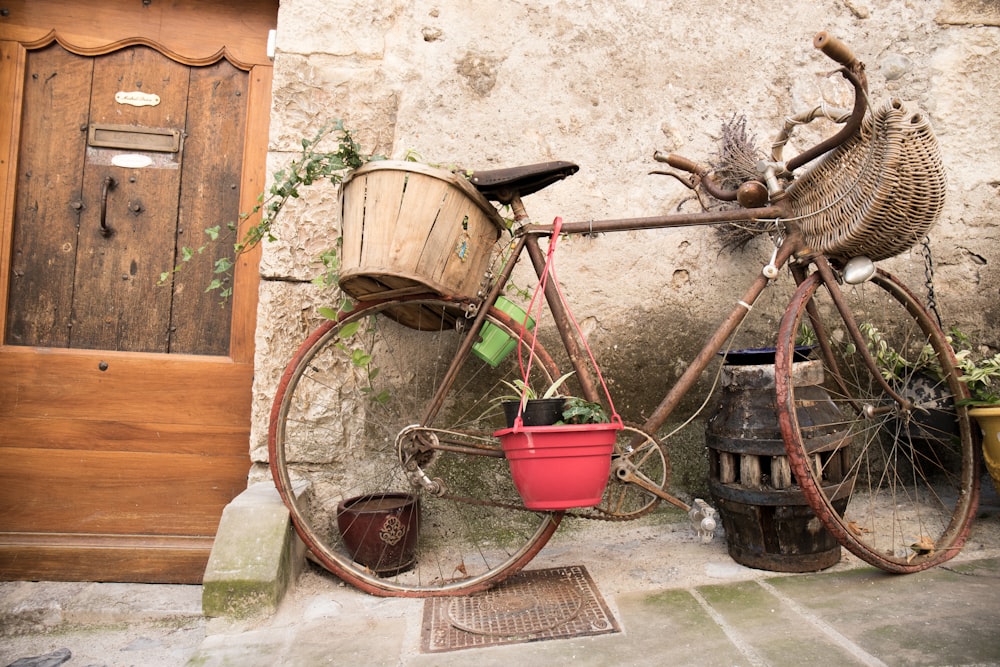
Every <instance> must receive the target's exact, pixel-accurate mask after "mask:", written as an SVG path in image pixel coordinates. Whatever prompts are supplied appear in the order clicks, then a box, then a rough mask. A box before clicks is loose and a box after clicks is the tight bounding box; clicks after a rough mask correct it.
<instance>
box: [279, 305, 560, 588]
mask: <svg viewBox="0 0 1000 667" xmlns="http://www.w3.org/2000/svg"><path fill="white" fill-rule="evenodd" d="M464 305H465V304H464V303H459V302H455V301H450V300H447V299H442V298H440V297H434V296H417V297H407V298H401V299H396V300H391V301H386V302H381V303H367V304H365V303H363V304H359V305H358V306H357V307H356V309H355V310H353V311H351V312H350V313H347V314H344V315H342V316H341V317H340V319H339V320H337V321H330V322H327V323H325V324H324V325H323V326H321V327H320V328H319V329H317V330H316V331H315V332H314V333H313V334H312V335H310V336H309V338H308V339H307V340H306V341H305V342H304V343H303V344H302V345H301V346H300V348H299V350H298V351H297V352H296V354H295V356H294V358H293V359H292V361H291V362H290V363H289V365H288V367H287V368H286V370H285V373H284V375H283V376H282V378H281V382H280V384H279V388H278V391H277V394H276V396H275V398H274V403H273V406H272V411H271V422H270V427H269V433H268V449H269V455H270V468H271V473H272V476H273V478H274V481H275V485H276V486H277V488H278V491H279V493H280V494H281V496H282V498H283V500H284V502H285V504H286V505H287V506H288V509H289V511H290V513H291V517H292V522H293V523H294V525H295V528H296V530H297V532H298V534H299V535H300V537H301V538H302V540H303V541H304V542H305V544H306V546H307V547H308V548H309V550H310V552H311V553H312V555H313V557H314V559H315V560H316V561H318V562H319V563H320V564H321V565H322V566H324V567H325V568H326V569H328V570H330V571H331V572H333V573H334V574H336V575H337V576H339V577H341V578H342V579H344V580H345V581H347V582H349V583H351V584H353V585H354V586H357V587H358V588H360V589H362V590H365V591H367V592H369V593H373V594H376V595H396V596H409V597H416V596H432V595H452V594H466V593H470V592H474V591H478V590H483V589H485V588H488V587H489V586H492V585H494V584H496V583H498V582H499V581H501V580H502V579H504V578H505V577H507V576H509V575H511V574H513V573H515V572H517V571H518V570H519V569H520V568H521V567H523V566H524V564H526V563H527V562H528V561H530V560H531V558H533V557H534V555H535V554H536V553H537V552H538V551H539V550H540V549H541V548H542V546H543V545H544V544H545V543H546V542H547V541H548V539H549V537H550V536H551V535H552V533H553V532H554V531H555V529H556V527H557V526H558V524H559V520H560V518H561V516H562V515H561V513H545V512H533V511H529V510H526V509H525V508H524V506H523V504H522V501H521V499H520V497H519V496H518V493H517V490H516V489H515V488H514V485H513V482H512V480H511V476H510V470H509V468H508V464H507V461H506V459H504V458H503V452H502V450H501V448H500V445H499V442H498V441H497V440H496V439H494V438H493V437H492V433H493V432H494V430H496V429H498V428H502V427H503V426H504V421H503V420H504V418H503V415H502V409H501V406H500V405H499V403H497V402H496V399H497V397H498V396H500V395H503V394H509V393H511V390H510V388H508V387H506V386H504V385H503V384H502V382H501V381H502V380H508V381H513V380H514V379H518V378H520V377H521V374H520V370H519V366H518V361H517V354H516V350H515V351H514V352H513V353H512V354H509V355H508V356H507V357H506V358H505V359H503V360H502V361H499V362H498V363H497V366H496V367H494V366H493V365H491V364H489V363H486V362H484V361H482V360H480V359H479V358H478V357H476V356H475V355H474V354H469V356H468V358H467V359H466V361H465V362H464V363H463V364H462V365H461V368H460V369H459V373H458V375H457V377H456V378H455V380H454V382H453V383H452V385H451V389H450V390H449V391H448V392H447V394H446V396H445V400H444V401H443V404H442V405H441V406H439V407H432V406H430V403H431V399H432V397H433V396H434V393H435V391H436V390H437V388H438V387H439V385H440V383H441V382H442V380H443V378H444V377H445V372H446V370H447V369H448V366H449V364H450V363H451V361H452V360H453V359H454V358H455V355H456V351H457V348H458V346H459V344H460V343H461V342H462V339H463V338H464V335H465V332H464V326H465V325H466V324H468V323H471V322H472V320H469V319H467V318H466V317H465V315H464V311H463V306H464ZM486 321H487V323H488V324H489V325H491V326H493V327H495V328H496V331H499V332H502V333H503V334H506V335H507V336H509V337H510V338H511V339H512V340H513V341H517V340H518V338H519V335H518V334H519V333H520V332H521V325H520V323H517V322H514V321H513V320H512V319H511V318H510V317H509V316H507V315H505V314H504V313H501V312H499V311H497V310H495V309H491V310H490V313H489V314H488V315H487V320H486ZM536 355H537V356H538V361H537V362H536V363H535V364H534V366H533V371H532V376H533V377H532V379H533V381H534V382H536V384H535V386H546V385H547V384H548V383H551V381H552V380H553V379H554V378H556V377H558V374H557V373H556V371H555V368H554V364H553V363H552V361H551V359H550V358H549V357H548V355H547V354H546V353H545V350H544V349H542V347H541V345H540V344H539V345H537V346H536ZM449 448H450V449H449ZM300 480H302V481H304V482H308V491H306V492H305V493H302V492H301V489H300V488H298V484H297V483H298V482H300ZM401 494H412V495H413V496H415V497H416V498H417V504H418V505H419V511H418V513H416V515H413V514H411V513H409V510H407V513H401V512H399V511H397V512H396V513H395V514H393V516H395V517H396V518H394V519H388V518H387V520H386V521H382V519H379V520H378V521H377V522H374V523H373V526H374V527H373V528H372V529H371V531H370V533H371V534H368V535H365V536H364V537H365V539H366V544H367V546H364V547H357V546H356V545H354V544H353V543H351V542H350V539H349V538H348V539H347V540H345V537H344V534H346V535H350V534H351V532H358V531H360V528H357V526H360V523H353V522H351V523H349V524H348V525H344V524H345V523H348V520H347V519H346V518H345V517H346V516H347V515H348V513H347V512H344V511H341V509H338V508H339V506H341V504H347V505H350V504H354V503H358V502H361V503H367V504H368V505H372V504H375V505H380V504H382V505H385V504H391V505H400V504H401V502H400V498H401ZM357 499H362V500H357ZM397 509H398V508H397ZM416 516H418V517H419V518H415V517H416ZM338 517H339V519H338ZM338 522H339V524H340V525H338ZM376 532H378V535H375V533H376ZM407 536H410V537H411V538H415V543H413V544H412V545H408V546H407V547H406V548H405V549H404V548H403V545H406V539H409V538H407Z"/></svg>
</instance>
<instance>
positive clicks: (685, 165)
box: [653, 151, 705, 174]
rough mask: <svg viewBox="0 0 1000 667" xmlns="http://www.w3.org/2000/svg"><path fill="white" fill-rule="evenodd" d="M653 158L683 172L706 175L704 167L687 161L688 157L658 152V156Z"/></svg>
mask: <svg viewBox="0 0 1000 667" xmlns="http://www.w3.org/2000/svg"><path fill="white" fill-rule="evenodd" d="M653 158H654V159H655V160H656V161H657V162H666V163H667V164H668V165H670V166H671V167H673V168H674V169H680V170H681V171H686V172H688V173H691V174H703V173H705V168H704V167H701V166H700V165H698V164H697V163H695V162H694V161H692V160H689V159H687V158H686V157H681V156H680V155H675V154H674V153H667V154H663V153H661V152H659V151H657V152H656V155H654V156H653Z"/></svg>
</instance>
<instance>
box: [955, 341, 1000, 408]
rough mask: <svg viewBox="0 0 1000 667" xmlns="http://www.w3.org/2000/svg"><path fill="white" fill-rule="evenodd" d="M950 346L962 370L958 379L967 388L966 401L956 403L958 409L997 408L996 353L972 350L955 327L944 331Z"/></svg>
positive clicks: (999, 358)
mask: <svg viewBox="0 0 1000 667" xmlns="http://www.w3.org/2000/svg"><path fill="white" fill-rule="evenodd" d="M948 337H949V338H950V339H951V346H952V348H954V350H955V358H956V359H958V367H959V368H960V369H961V370H962V376H961V377H960V378H959V379H960V380H961V381H962V382H965V384H966V386H968V388H969V394H970V395H971V397H970V398H968V399H965V400H963V401H960V404H961V405H973V406H983V405H998V404H1000V352H998V353H995V354H993V355H990V354H989V349H988V348H986V347H983V346H976V345H974V344H973V343H972V340H971V339H970V338H969V336H968V335H967V334H965V333H963V332H961V331H960V330H958V329H957V328H955V327H952V328H951V329H950V330H949V331H948Z"/></svg>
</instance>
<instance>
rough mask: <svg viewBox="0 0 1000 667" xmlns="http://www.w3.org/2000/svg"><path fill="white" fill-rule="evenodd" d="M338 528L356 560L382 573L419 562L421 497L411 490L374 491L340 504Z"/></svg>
mask: <svg viewBox="0 0 1000 667" xmlns="http://www.w3.org/2000/svg"><path fill="white" fill-rule="evenodd" d="M337 528H338V529H339V530H340V534H341V536H343V538H344V545H345V546H346V547H347V551H348V553H349V554H350V555H351V558H352V559H354V561H355V562H357V563H361V564H362V565H364V566H365V567H367V568H369V569H370V570H372V571H373V572H375V573H376V574H378V575H381V576H392V575H394V574H399V573H400V572H405V571H406V570H409V569H410V568H411V567H413V564H414V563H415V562H416V557H415V550H416V545H417V536H418V535H419V533H420V499H419V498H417V497H416V496H415V495H413V494H410V493H384V494H381V493H372V494H366V495H362V496H356V497H354V498H348V499H347V500H342V501H341V502H340V503H339V504H338V505H337Z"/></svg>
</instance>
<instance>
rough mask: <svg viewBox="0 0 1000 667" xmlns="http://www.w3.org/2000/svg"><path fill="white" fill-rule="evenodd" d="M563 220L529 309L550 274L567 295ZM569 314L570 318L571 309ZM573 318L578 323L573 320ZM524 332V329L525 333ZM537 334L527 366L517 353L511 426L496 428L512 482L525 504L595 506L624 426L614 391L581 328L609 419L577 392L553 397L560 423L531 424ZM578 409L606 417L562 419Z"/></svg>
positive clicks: (583, 414) (550, 507) (547, 507)
mask: <svg viewBox="0 0 1000 667" xmlns="http://www.w3.org/2000/svg"><path fill="white" fill-rule="evenodd" d="M561 225H562V220H561V219H560V218H556V220H555V223H554V225H553V226H554V233H553V235H552V238H551V240H550V242H549V248H548V255H547V257H546V262H545V269H544V271H543V272H542V273H541V277H540V279H539V282H538V285H537V286H536V288H535V294H534V295H533V296H532V298H531V303H530V304H529V306H528V312H529V313H530V312H531V308H532V306H533V305H534V304H535V303H536V301H537V300H538V296H539V294H541V293H543V291H544V289H545V285H546V284H547V281H548V278H549V277H552V278H553V280H554V283H555V286H556V291H557V293H558V294H559V298H560V299H562V300H563V305H564V306H565V305H566V303H565V299H564V298H563V296H562V291H561V289H560V288H559V282H558V280H555V269H554V267H553V256H554V253H555V247H556V241H557V239H558V238H559V228H560V226H561ZM539 303H540V302H539ZM568 312H569V310H568V307H567V313H568ZM570 319H572V315H571V314H570ZM573 323H574V324H576V322H575V320H574V321H573ZM577 330H578V331H579V326H577ZM522 335H524V334H523V333H522ZM537 336H538V332H537V331H532V338H531V343H530V345H529V346H528V347H529V350H530V353H529V356H528V360H527V365H526V366H525V364H524V362H523V360H521V359H520V348H518V349H519V357H518V358H519V361H521V370H522V375H523V380H518V381H517V386H518V388H519V389H520V391H521V400H520V401H517V402H515V403H513V407H514V408H516V411H514V413H513V420H511V419H510V414H511V413H510V412H508V424H510V425H509V426H508V427H507V428H505V429H501V430H499V431H496V432H495V433H494V434H493V435H494V436H495V437H497V438H499V439H500V444H501V446H502V447H503V451H504V455H505V456H506V457H507V461H508V463H509V464H510V473H511V477H512V478H513V480H514V486H516V487H517V491H518V493H519V494H520V495H521V499H522V500H523V501H524V506H525V507H527V508H528V509H533V510H564V509H569V508H571V507H590V506H592V505H597V504H599V503H600V502H601V498H602V497H603V495H604V489H605V488H606V487H607V484H608V475H609V473H610V472H611V454H612V452H613V451H614V446H615V440H616V438H617V435H618V431H620V430H622V429H623V428H624V425H623V424H622V420H621V417H619V416H618V414H617V413H616V412H615V411H614V405H613V404H612V402H611V394H610V393H609V392H608V388H607V385H606V384H605V382H604V378H603V377H602V376H601V371H600V369H599V368H598V367H597V363H596V362H595V361H594V356H593V354H592V353H591V351H590V348H589V347H588V346H587V342H586V339H585V338H583V335H582V332H580V340H581V342H582V343H583V347H584V348H585V349H586V351H587V356H588V358H589V359H590V362H591V365H592V366H593V368H594V370H595V371H596V373H597V377H598V379H599V380H600V383H601V387H602V388H603V389H604V393H605V396H606V397H607V399H608V405H610V406H611V413H612V416H611V419H610V420H609V421H608V420H607V417H606V415H605V413H604V411H603V409H602V408H601V406H599V405H598V404H592V403H588V402H586V401H581V400H580V399H576V398H573V397H570V398H566V397H553V401H554V405H553V406H552V408H550V409H551V410H553V411H555V410H558V412H559V414H558V415H556V414H554V413H553V414H550V416H549V417H548V419H550V420H551V419H552V417H555V418H556V420H557V421H559V422H560V423H558V424H553V425H550V426H531V425H528V421H527V419H526V415H525V410H526V407H527V405H528V404H530V403H538V402H539V399H533V400H530V401H529V400H528V399H529V397H530V396H532V395H533V392H531V390H530V388H529V387H528V385H527V378H528V377H529V375H530V370H531V364H532V361H533V360H534V351H535V342H536V341H537ZM570 375H572V373H568V374H566V375H564V376H562V377H561V378H559V379H558V380H556V381H555V382H554V383H553V385H552V387H550V388H549V390H548V392H546V394H547V395H548V394H551V393H554V392H555V389H556V388H558V387H559V385H561V384H562V383H563V381H565V380H566V379H567V378H568V377H569V376H570ZM571 408H572V409H571ZM505 410H511V408H508V407H507V406H505ZM574 413H576V417H577V418H580V419H581V420H582V421H586V420H587V419H586V418H585V417H590V418H592V419H596V418H598V415H599V418H600V419H603V420H605V421H604V423H570V424H566V423H561V422H562V419H564V418H565V417H566V415H571V414H574Z"/></svg>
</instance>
